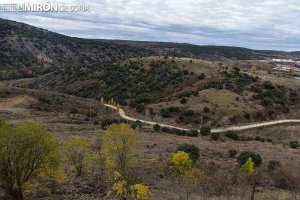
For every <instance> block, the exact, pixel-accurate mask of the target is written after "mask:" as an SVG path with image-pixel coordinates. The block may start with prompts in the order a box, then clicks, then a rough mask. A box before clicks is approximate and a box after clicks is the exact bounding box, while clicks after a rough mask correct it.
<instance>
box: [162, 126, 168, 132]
mask: <svg viewBox="0 0 300 200" xmlns="http://www.w3.org/2000/svg"><path fill="white" fill-rule="evenodd" d="M161 131H162V132H165V133H168V132H170V129H169V128H168V127H162V128H161Z"/></svg>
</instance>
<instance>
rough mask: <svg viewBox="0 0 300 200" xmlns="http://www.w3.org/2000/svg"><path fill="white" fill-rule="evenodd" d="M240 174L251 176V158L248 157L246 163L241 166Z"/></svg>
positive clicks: (252, 165)
mask: <svg viewBox="0 0 300 200" xmlns="http://www.w3.org/2000/svg"><path fill="white" fill-rule="evenodd" d="M242 172H243V173H245V174H247V175H252V174H253V172H254V162H253V161H252V158H251V157H249V158H248V160H247V162H245V164H244V165H243V166H242Z"/></svg>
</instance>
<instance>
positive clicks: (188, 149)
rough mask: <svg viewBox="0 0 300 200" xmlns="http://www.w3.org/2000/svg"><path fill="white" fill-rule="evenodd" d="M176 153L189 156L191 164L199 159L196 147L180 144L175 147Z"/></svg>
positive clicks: (198, 151)
mask: <svg viewBox="0 0 300 200" xmlns="http://www.w3.org/2000/svg"><path fill="white" fill-rule="evenodd" d="M176 151H184V152H186V153H188V154H189V155H190V158H191V160H192V161H193V163H196V162H197V160H198V159H199V157H200V150H199V148H198V147H197V146H195V145H192V144H182V145H180V146H178V147H177V149H176Z"/></svg>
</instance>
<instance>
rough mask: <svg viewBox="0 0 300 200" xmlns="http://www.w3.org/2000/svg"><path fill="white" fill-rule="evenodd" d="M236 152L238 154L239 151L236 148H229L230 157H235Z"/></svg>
mask: <svg viewBox="0 0 300 200" xmlns="http://www.w3.org/2000/svg"><path fill="white" fill-rule="evenodd" d="M236 154H237V151H236V150H235V149H229V150H228V155H229V157H230V158H235V156H236Z"/></svg>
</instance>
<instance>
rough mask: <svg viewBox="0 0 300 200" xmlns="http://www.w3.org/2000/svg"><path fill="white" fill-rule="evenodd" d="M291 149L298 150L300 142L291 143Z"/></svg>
mask: <svg viewBox="0 0 300 200" xmlns="http://www.w3.org/2000/svg"><path fill="white" fill-rule="evenodd" d="M290 147H291V148H292V149H298V147H299V142H298V141H290Z"/></svg>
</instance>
